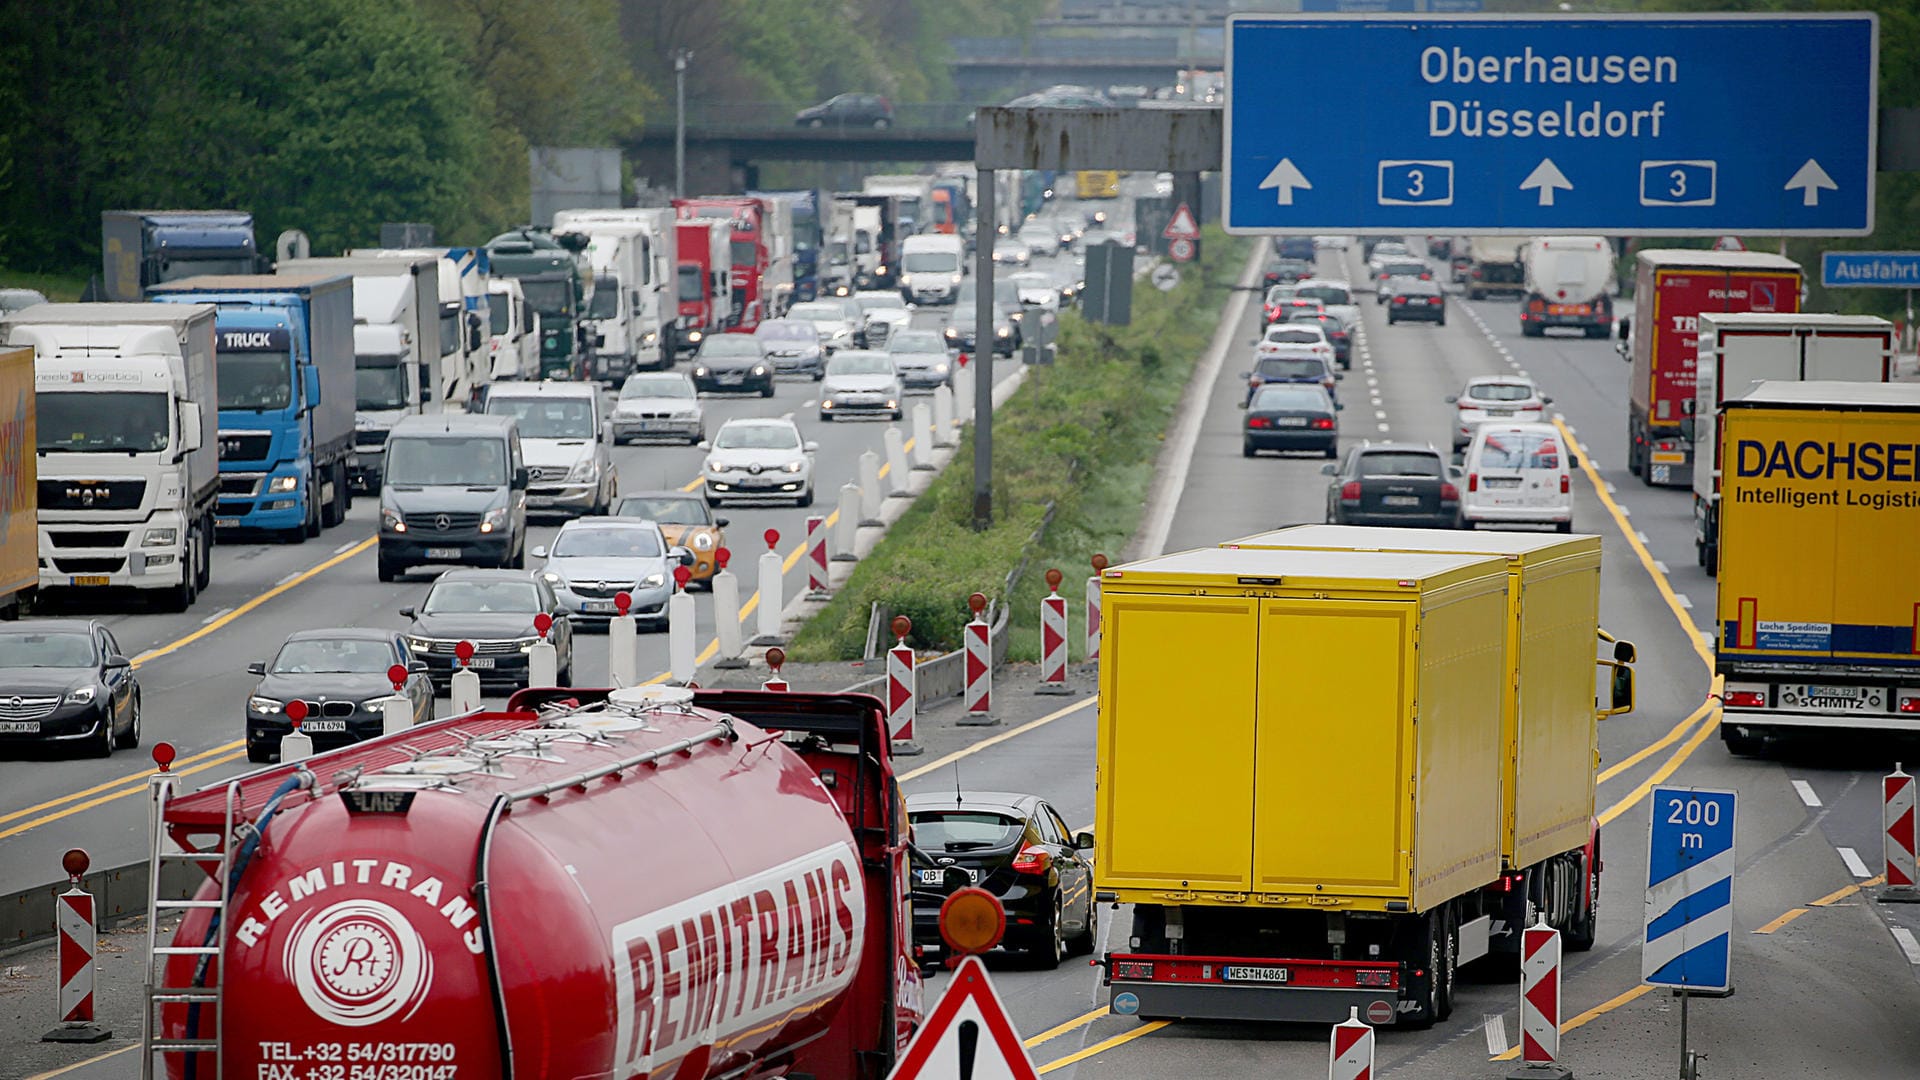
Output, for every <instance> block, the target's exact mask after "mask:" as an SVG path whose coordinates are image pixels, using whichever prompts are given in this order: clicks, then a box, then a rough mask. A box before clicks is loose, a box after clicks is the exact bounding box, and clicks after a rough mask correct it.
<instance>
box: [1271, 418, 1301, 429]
mask: <svg viewBox="0 0 1920 1080" xmlns="http://www.w3.org/2000/svg"><path fill="white" fill-rule="evenodd" d="M1273 426H1274V427H1306V426H1307V418H1306V417H1304V416H1282V417H1279V418H1278V419H1276V420H1274V422H1273Z"/></svg>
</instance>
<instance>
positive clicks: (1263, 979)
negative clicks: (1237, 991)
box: [1220, 964, 1287, 983]
mask: <svg viewBox="0 0 1920 1080" xmlns="http://www.w3.org/2000/svg"><path fill="white" fill-rule="evenodd" d="M1220 977H1221V978H1222V979H1225V980H1226V981H1228V982H1259V983H1283V982H1286V981H1287V969H1286V968H1283V967H1267V966H1265V965H1261V964H1231V965H1228V966H1227V967H1223V968H1221V969H1220Z"/></svg>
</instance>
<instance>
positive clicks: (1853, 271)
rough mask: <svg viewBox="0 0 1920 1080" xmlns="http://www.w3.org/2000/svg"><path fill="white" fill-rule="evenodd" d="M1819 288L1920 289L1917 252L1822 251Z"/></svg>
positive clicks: (1919, 255)
mask: <svg viewBox="0 0 1920 1080" xmlns="http://www.w3.org/2000/svg"><path fill="white" fill-rule="evenodd" d="M1820 284H1822V285H1825V286H1826V287H1827V288H1829V289H1920V251H1824V252H1821V253H1820Z"/></svg>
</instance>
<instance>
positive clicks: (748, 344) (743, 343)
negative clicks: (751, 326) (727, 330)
mask: <svg viewBox="0 0 1920 1080" xmlns="http://www.w3.org/2000/svg"><path fill="white" fill-rule="evenodd" d="M700 359H702V360H758V359H760V341H759V339H758V338H756V337H754V336H753V335H752V334H715V335H714V336H713V337H710V338H708V339H707V340H705V341H703V342H701V343H700Z"/></svg>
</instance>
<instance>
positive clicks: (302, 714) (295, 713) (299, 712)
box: [280, 642, 465, 764]
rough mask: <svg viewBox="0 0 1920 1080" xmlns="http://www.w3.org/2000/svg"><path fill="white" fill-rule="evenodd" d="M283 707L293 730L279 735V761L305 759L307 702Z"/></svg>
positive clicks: (308, 751)
mask: <svg viewBox="0 0 1920 1080" xmlns="http://www.w3.org/2000/svg"><path fill="white" fill-rule="evenodd" d="M462 644H465V642H462ZM285 708H286V712H287V723H289V724H292V725H293V730H292V731H289V732H287V733H286V734H285V735H282V736H280V761H281V763H283V764H284V763H286V762H290V761H305V760H307V759H308V758H310V757H312V756H313V736H311V735H308V734H307V733H306V732H304V731H301V730H300V726H301V725H302V724H304V723H306V722H307V712H308V708H307V703H306V702H304V701H301V700H300V699H299V698H295V699H293V700H292V701H289V702H287V704H286V706H285Z"/></svg>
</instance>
